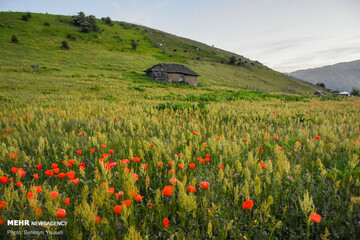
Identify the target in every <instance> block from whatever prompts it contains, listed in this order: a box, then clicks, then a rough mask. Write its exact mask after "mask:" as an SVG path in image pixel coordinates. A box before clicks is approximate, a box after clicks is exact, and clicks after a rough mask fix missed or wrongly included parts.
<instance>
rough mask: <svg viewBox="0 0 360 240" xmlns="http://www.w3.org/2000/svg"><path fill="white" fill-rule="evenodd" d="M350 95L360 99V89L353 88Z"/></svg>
mask: <svg viewBox="0 0 360 240" xmlns="http://www.w3.org/2000/svg"><path fill="white" fill-rule="evenodd" d="M350 94H351V95H353V96H357V97H360V89H358V88H353V89H352V90H351V93H350Z"/></svg>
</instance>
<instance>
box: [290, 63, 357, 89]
mask: <svg viewBox="0 0 360 240" xmlns="http://www.w3.org/2000/svg"><path fill="white" fill-rule="evenodd" d="M289 75H291V76H293V77H296V78H299V79H302V80H304V81H307V82H310V83H313V84H316V83H324V84H325V86H326V87H327V88H329V89H331V90H340V91H345V90H346V91H349V92H350V91H351V89H352V88H358V89H359V88H360V60H356V61H352V62H343V63H337V64H334V65H329V66H323V67H319V68H312V69H305V70H298V71H295V72H291V73H289Z"/></svg>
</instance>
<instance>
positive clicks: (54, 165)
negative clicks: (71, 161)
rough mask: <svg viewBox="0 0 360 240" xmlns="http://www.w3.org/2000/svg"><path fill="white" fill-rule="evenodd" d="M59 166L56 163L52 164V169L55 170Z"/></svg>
mask: <svg viewBox="0 0 360 240" xmlns="http://www.w3.org/2000/svg"><path fill="white" fill-rule="evenodd" d="M58 166H59V165H58V164H56V163H53V164H51V168H52V169H55V168H57V167H58Z"/></svg>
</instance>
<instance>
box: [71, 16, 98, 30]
mask: <svg viewBox="0 0 360 240" xmlns="http://www.w3.org/2000/svg"><path fill="white" fill-rule="evenodd" d="M71 22H72V24H74V25H75V26H79V27H81V32H84V33H89V32H98V31H99V27H98V26H97V25H96V17H95V16H93V15H90V16H86V15H85V13H83V12H79V13H78V15H74V16H72V17H71Z"/></svg>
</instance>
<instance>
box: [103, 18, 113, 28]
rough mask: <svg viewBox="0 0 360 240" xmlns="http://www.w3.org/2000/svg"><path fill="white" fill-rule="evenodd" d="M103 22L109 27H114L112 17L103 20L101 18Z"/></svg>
mask: <svg viewBox="0 0 360 240" xmlns="http://www.w3.org/2000/svg"><path fill="white" fill-rule="evenodd" d="M101 20H102V21H103V22H105V23H106V24H107V25H110V26H113V25H114V24H113V22H112V20H111V18H110V17H103V18H101Z"/></svg>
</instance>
